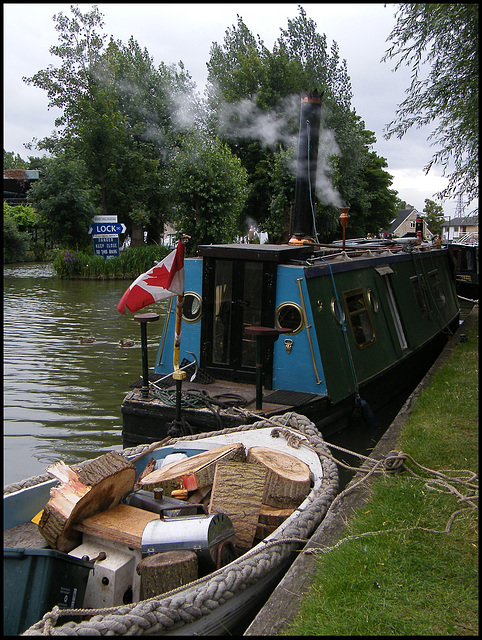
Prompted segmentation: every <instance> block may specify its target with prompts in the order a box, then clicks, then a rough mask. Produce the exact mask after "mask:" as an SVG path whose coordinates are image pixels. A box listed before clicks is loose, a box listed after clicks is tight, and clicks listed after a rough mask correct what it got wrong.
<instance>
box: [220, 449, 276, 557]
mask: <svg viewBox="0 0 482 640" xmlns="http://www.w3.org/2000/svg"><path fill="white" fill-rule="evenodd" d="M265 478H266V468H265V467H264V466H262V465H258V464H245V463H244V462H231V461H228V462H218V463H217V465H216V473H215V475H214V482H213V488H212V491H211V500H210V503H209V507H208V511H209V513H225V514H226V515H227V516H228V517H229V519H230V520H231V522H232V523H233V527H234V532H235V535H236V542H235V546H236V549H237V550H238V551H242V552H244V551H246V549H250V548H251V546H252V544H253V539H254V536H255V534H256V527H257V525H258V518H259V509H260V507H261V503H262V500H263V495H264V484H265Z"/></svg>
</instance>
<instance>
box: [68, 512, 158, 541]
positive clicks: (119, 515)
mask: <svg viewBox="0 0 482 640" xmlns="http://www.w3.org/2000/svg"><path fill="white" fill-rule="evenodd" d="M158 519H159V516H158V515H157V514H155V513H152V511H145V510H144V509H138V508H137V507H131V506H130V505H128V504H118V505H117V506H115V507H112V508H111V509H107V510H106V511H103V512H102V513H97V514H95V515H93V516H90V517H89V518H86V519H85V520H83V521H82V522H79V523H77V524H76V525H74V529H76V530H77V531H80V532H82V533H90V534H91V535H93V536H97V537H98V538H107V539H108V540H115V541H116V542H122V543H123V544H127V545H129V546H131V547H134V548H135V549H141V548H142V533H143V532H144V529H145V527H146V525H147V524H148V523H149V522H151V520H158Z"/></svg>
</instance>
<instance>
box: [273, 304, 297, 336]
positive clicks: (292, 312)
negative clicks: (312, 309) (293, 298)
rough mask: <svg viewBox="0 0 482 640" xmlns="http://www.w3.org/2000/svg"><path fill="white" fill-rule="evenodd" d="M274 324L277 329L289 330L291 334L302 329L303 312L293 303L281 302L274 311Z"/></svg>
mask: <svg viewBox="0 0 482 640" xmlns="http://www.w3.org/2000/svg"><path fill="white" fill-rule="evenodd" d="M275 324H276V327H277V328H278V329H289V330H290V332H291V333H292V334H295V333H299V332H300V331H301V330H302V329H303V310H302V308H301V307H300V306H298V305H297V304H295V303H294V302H283V304H280V305H279V307H277V309H276V311H275Z"/></svg>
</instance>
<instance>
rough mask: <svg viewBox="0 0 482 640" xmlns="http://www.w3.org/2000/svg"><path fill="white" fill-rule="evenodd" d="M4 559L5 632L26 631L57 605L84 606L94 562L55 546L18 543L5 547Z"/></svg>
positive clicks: (65, 620)
mask: <svg viewBox="0 0 482 640" xmlns="http://www.w3.org/2000/svg"><path fill="white" fill-rule="evenodd" d="M3 560H4V563H3V599H4V605H3V633H4V634H5V635H19V634H21V633H23V632H24V631H25V630H26V629H28V628H29V627H30V626H32V624H34V623H35V622H37V621H38V620H40V619H41V618H42V616H43V615H44V614H45V613H47V611H50V610H51V609H52V607H54V606H55V605H57V606H58V607H59V608H60V609H71V608H74V607H76V608H79V607H82V604H83V601H84V595H85V588H86V586H87V580H88V577H89V571H90V570H91V569H92V568H93V566H94V565H93V563H92V562H85V561H84V560H81V559H80V558H75V557H74V556H69V555H68V554H66V553H62V552H60V551H55V550H54V549H24V548H16V547H12V548H5V549H4V550H3ZM64 622H67V618H62V623H64Z"/></svg>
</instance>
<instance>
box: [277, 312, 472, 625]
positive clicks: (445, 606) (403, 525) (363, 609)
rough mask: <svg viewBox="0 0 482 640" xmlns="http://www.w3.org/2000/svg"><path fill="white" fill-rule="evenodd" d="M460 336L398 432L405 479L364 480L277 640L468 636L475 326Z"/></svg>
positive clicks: (398, 475)
mask: <svg viewBox="0 0 482 640" xmlns="http://www.w3.org/2000/svg"><path fill="white" fill-rule="evenodd" d="M467 336H468V340H467V342H458V343H455V341H454V344H456V346H454V348H453V351H452V353H451V355H450V356H449V358H448V360H447V361H446V362H445V364H444V365H443V366H442V367H441V369H439V370H438V371H437V372H436V373H435V374H434V376H433V378H432V380H431V382H430V385H429V386H428V387H427V388H424V389H422V390H421V392H420V395H419V398H418V401H417V402H416V403H415V405H414V407H413V409H412V412H411V414H410V417H409V418H408V422H407V423H406V425H405V426H404V427H403V431H402V434H401V437H400V440H399V444H398V450H399V451H401V452H403V453H405V454H408V455H409V456H411V457H412V458H413V460H414V461H415V463H417V464H414V463H413V462H411V461H410V459H408V460H407V461H406V465H407V467H408V469H409V470H410V471H411V472H412V473H410V471H407V470H404V471H403V472H402V473H400V474H397V475H380V476H377V477H376V478H374V479H373V480H372V482H371V487H372V494H371V497H370V498H369V500H368V502H366V503H365V504H364V505H363V507H361V508H360V509H359V510H358V511H357V512H356V513H355V514H354V515H353V517H352V518H351V519H350V522H349V525H348V528H347V529H346V531H345V534H344V535H345V538H347V539H345V540H344V542H342V543H341V544H340V545H339V546H337V547H336V548H334V549H331V550H329V551H327V552H325V553H322V554H320V555H319V556H318V557H317V560H316V561H317V565H318V567H317V576H316V580H315V582H314V584H313V586H312V588H311V590H310V592H309V593H308V594H307V595H306V596H305V597H304V598H303V602H302V607H301V611H300V614H299V615H298V617H297V618H296V619H295V620H294V621H293V622H292V623H291V624H290V626H289V627H287V628H285V629H283V633H282V634H281V635H429V636H433V635H478V632H479V628H478V512H477V509H476V505H477V499H476V498H475V497H474V496H475V495H478V478H477V477H476V476H475V474H476V473H477V470H478V404H479V399H478V343H479V338H478V324H476V325H475V326H474V327H472V328H471V329H468V330H467ZM418 465H421V467H423V468H420V467H419V466H418ZM432 471H436V472H438V473H433V472H432ZM412 474H413V475H412ZM438 474H440V475H438ZM471 497H474V499H473V500H472V501H471V500H470V498H471ZM461 499H462V501H460V500H461ZM460 510H462V511H460ZM459 511H460V513H457V514H456V515H453V514H454V513H455V512H459ZM451 518H452V520H451ZM365 534H366V535H365Z"/></svg>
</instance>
